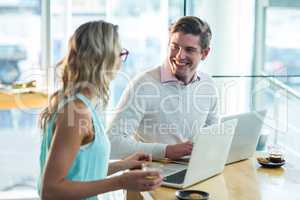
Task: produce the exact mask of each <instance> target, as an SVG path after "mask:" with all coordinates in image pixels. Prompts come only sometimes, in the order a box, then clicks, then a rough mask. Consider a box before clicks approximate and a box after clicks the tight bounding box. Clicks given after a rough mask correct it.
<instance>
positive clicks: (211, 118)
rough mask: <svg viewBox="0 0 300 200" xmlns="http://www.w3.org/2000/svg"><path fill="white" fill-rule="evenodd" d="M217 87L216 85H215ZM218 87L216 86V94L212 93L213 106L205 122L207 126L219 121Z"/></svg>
mask: <svg viewBox="0 0 300 200" xmlns="http://www.w3.org/2000/svg"><path fill="white" fill-rule="evenodd" d="M215 87H216V86H215ZM217 91H218V90H217V88H215V94H212V95H211V97H210V98H211V102H212V103H211V106H210V108H209V113H208V115H207V119H206V122H205V126H210V125H212V124H217V123H218V122H219V108H218V107H219V106H218V103H219V98H218V94H217Z"/></svg>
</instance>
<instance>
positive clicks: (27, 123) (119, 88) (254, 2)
mask: <svg viewBox="0 0 300 200" xmlns="http://www.w3.org/2000/svg"><path fill="white" fill-rule="evenodd" d="M184 15H195V16H198V17H200V18H202V19H204V20H205V21H207V22H208V23H209V24H210V26H211V29H212V33H213V37H212V44H211V53H210V55H209V56H208V58H207V60H206V61H204V62H203V63H201V64H200V66H199V70H200V71H205V72H207V73H209V74H210V75H212V76H213V78H214V80H215V81H216V82H217V84H218V87H219V92H220V98H221V101H220V102H221V105H220V108H221V109H220V114H221V115H228V114H236V113H241V112H245V111H250V110H261V109H268V115H267V117H266V119H265V123H264V127H263V130H262V133H261V134H262V135H265V136H267V137H266V138H267V145H268V144H280V145H282V146H284V148H285V149H286V150H287V151H290V152H293V153H294V154H295V155H297V156H299V158H300V145H299V141H300V133H299V132H300V131H299V123H297V122H298V120H297V116H298V113H299V110H300V107H299V100H300V59H299V57H300V46H299V44H300V34H299V32H300V0H248V1H243V0H226V1H219V0H151V1H146V0H51V1H50V0H0V27H1V29H0V83H1V85H0V92H1V90H5V91H6V90H7V86H8V85H11V84H13V83H16V82H27V81H31V80H36V81H37V85H38V87H39V88H41V89H42V90H43V91H46V92H48V93H51V92H52V91H53V90H54V89H55V88H57V86H58V84H57V81H56V80H57V74H56V70H55V64H56V63H57V62H58V61H59V60H60V59H61V58H62V56H63V55H64V53H65V52H66V48H67V42H68V39H69V37H70V36H71V34H72V33H73V31H74V30H75V29H76V28H77V27H78V26H79V25H81V24H82V23H84V22H87V21H91V20H99V19H104V20H107V21H110V22H113V23H115V24H118V25H119V30H120V35H121V40H122V45H123V47H124V48H126V49H128V50H129V52H130V54H129V57H128V59H127V61H126V62H125V63H123V66H122V68H121V71H120V72H119V74H118V76H117V78H116V79H115V80H114V81H113V82H112V84H111V100H110V103H109V107H108V110H107V111H106V112H105V113H104V114H105V115H109V114H111V112H113V109H114V107H115V105H116V104H117V102H118V100H119V98H120V96H121V94H122V92H123V90H124V88H125V87H126V85H127V84H128V82H129V80H130V79H132V78H133V77H134V76H135V75H137V74H138V73H140V72H142V71H144V70H146V69H149V68H152V67H155V66H158V65H160V64H161V63H162V62H163V61H164V60H163V59H164V58H165V55H166V51H167V45H168V27H169V25H170V24H171V23H172V22H173V21H174V20H176V19H177V18H179V17H181V16H184ZM297 105H298V106H297ZM40 110H41V109H40V108H36V109H20V108H15V109H0V199H8V196H9V198H10V199H36V197H37V196H36V181H37V177H38V174H39V168H38V164H39V163H38V159H39V158H38V155H39V152H38V149H39V139H40V130H39V129H38V126H37V118H38V113H39V112H40Z"/></svg>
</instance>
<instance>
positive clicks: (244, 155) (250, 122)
mask: <svg viewBox="0 0 300 200" xmlns="http://www.w3.org/2000/svg"><path fill="white" fill-rule="evenodd" d="M266 113H267V111H266V110H262V111H253V112H248V113H242V114H237V115H231V116H227V117H222V118H221V122H226V121H228V120H229V121H230V120H232V119H236V120H237V121H238V122H237V125H236V128H235V133H234V137H233V140H232V143H231V147H230V150H229V154H228V158H227V161H226V164H230V163H234V162H238V161H241V160H245V159H248V158H250V157H252V156H253V153H254V152H255V150H256V145H257V142H258V139H259V134H260V131H261V128H262V125H263V122H264V118H265V116H266Z"/></svg>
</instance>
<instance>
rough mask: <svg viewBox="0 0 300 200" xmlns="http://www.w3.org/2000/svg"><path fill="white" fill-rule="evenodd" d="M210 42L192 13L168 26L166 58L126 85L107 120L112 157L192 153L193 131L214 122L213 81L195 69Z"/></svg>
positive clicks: (204, 26)
mask: <svg viewBox="0 0 300 200" xmlns="http://www.w3.org/2000/svg"><path fill="white" fill-rule="evenodd" d="M210 40H211V30H210V28H209V26H208V24H207V23H205V22H203V21H202V20H200V19H199V18H197V17H194V16H186V17H182V18H180V19H179V20H178V21H177V22H175V23H174V24H173V25H172V26H171V29H170V39H169V47H168V56H167V59H166V61H165V62H164V64H163V65H162V66H159V67H157V68H154V69H151V70H149V71H146V72H144V73H143V74H141V75H140V76H138V77H137V78H135V80H133V81H132V83H130V84H129V85H128V87H127V88H126V90H125V91H124V94H123V96H122V98H121V100H120V102H119V105H118V106H117V109H116V113H114V115H113V117H112V119H111V122H110V123H109V126H108V134H109V137H110V140H111V143H112V152H111V156H112V158H121V157H124V156H127V155H129V154H131V153H133V152H136V151H144V152H145V153H149V154H152V156H153V158H154V159H163V158H170V159H177V158H180V157H182V156H186V155H190V154H191V151H192V147H193V144H192V139H193V137H194V135H195V134H197V133H199V130H200V128H201V127H203V126H208V125H211V124H213V123H216V122H217V120H218V117H217V90H216V88H215V84H214V82H213V81H212V80H211V78H209V76H208V75H206V74H204V73H198V72H197V67H198V64H199V63H200V61H202V60H204V59H205V58H206V57H207V55H208V53H209V51H210V48H209V44H210Z"/></svg>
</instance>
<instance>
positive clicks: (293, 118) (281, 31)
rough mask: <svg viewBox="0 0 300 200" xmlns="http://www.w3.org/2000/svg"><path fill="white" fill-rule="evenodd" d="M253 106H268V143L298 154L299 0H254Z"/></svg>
mask: <svg viewBox="0 0 300 200" xmlns="http://www.w3.org/2000/svg"><path fill="white" fill-rule="evenodd" d="M256 9H257V15H256V42H255V43H256V47H255V49H256V52H255V72H256V74H261V75H265V76H269V78H263V79H258V80H256V82H255V85H254V87H253V91H255V92H254V94H255V95H254V96H253V97H254V99H253V100H254V102H255V104H254V107H255V108H256V109H262V108H269V110H270V115H269V117H268V120H269V123H268V128H269V132H270V136H271V138H272V141H271V143H273V144H279V145H283V146H284V147H285V148H287V149H288V150H290V151H293V152H296V153H297V154H298V155H299V153H300V148H299V147H298V146H299V144H297V142H296V141H299V139H300V135H299V125H298V120H297V116H298V113H299V110H298V107H299V106H297V104H299V99H300V93H299V85H300V78H299V75H300V62H299V56H300V47H299V45H298V43H299V42H300V37H299V34H297V32H298V31H299V30H300V1H299V0H293V1H282V0H269V1H261V0H257V7H256Z"/></svg>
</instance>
